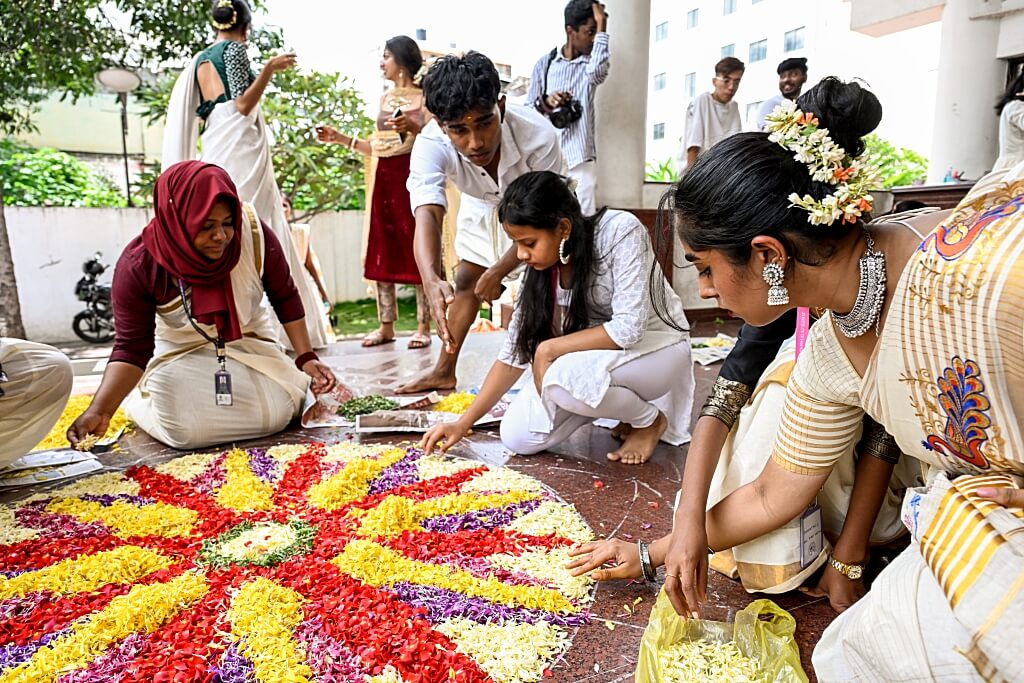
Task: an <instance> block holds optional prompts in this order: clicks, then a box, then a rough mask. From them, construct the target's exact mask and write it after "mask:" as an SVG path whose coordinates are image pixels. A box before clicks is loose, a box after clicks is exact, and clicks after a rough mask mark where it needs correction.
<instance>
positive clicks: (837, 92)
mask: <svg viewBox="0 0 1024 683" xmlns="http://www.w3.org/2000/svg"><path fill="white" fill-rule="evenodd" d="M797 106H798V107H799V108H800V109H801V111H805V112H811V113H812V114H814V115H815V116H816V117H818V121H820V123H821V127H822V128H828V133H829V136H830V137H831V138H832V140H833V141H834V142H835V143H836V144H837V145H839V146H840V147H842V148H843V149H844V150H846V153H847V154H849V155H850V156H853V157H857V156H860V155H861V154H862V153H863V152H864V141H863V140H862V138H863V137H864V136H865V135H867V134H868V133H870V132H872V131H873V130H875V128H877V127H878V124H879V122H880V121H881V120H882V103H881V102H879V101H878V98H877V97H875V94H874V93H873V92H871V91H870V90H867V89H866V88H864V87H862V86H861V85H860V83H856V82H851V83H844V82H843V81H841V80H839V79H838V78H836V77H835V76H829V77H827V78H824V79H822V80H821V82H820V83H818V84H817V85H816V86H814V87H813V88H811V89H810V90H808V91H807V92H806V93H804V94H803V95H801V96H800V98H799V99H798V100H797Z"/></svg>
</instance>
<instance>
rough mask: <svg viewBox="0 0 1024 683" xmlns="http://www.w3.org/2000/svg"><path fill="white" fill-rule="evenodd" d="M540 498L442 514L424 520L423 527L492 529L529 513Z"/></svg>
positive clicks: (451, 530)
mask: <svg viewBox="0 0 1024 683" xmlns="http://www.w3.org/2000/svg"><path fill="white" fill-rule="evenodd" d="M540 503H541V501H540V499H537V498H535V499H533V500H527V501H524V502H522V503H514V504H512V505H508V506H506V507H503V508H487V509H486V510H475V511H473V512H466V513H463V514H457V515H444V516H441V517H432V518H430V519H427V520H424V522H423V528H424V529H426V530H427V531H439V532H443V533H447V534H450V533H453V532H456V531H459V530H460V529H466V530H468V531H474V530H476V529H494V528H495V527H499V526H505V525H506V524H509V523H510V522H512V521H514V520H516V519H518V518H520V517H522V516H523V515H526V514H529V513H531V512H533V511H534V510H536V509H537V506H539V505H540Z"/></svg>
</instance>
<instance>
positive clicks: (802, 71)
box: [747, 57, 807, 130]
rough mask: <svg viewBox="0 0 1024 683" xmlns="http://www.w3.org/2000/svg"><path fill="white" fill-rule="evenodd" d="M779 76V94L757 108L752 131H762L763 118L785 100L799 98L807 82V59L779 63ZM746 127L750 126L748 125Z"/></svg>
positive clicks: (786, 60) (792, 58)
mask: <svg viewBox="0 0 1024 683" xmlns="http://www.w3.org/2000/svg"><path fill="white" fill-rule="evenodd" d="M776 72H777V73H778V74H779V94H778V95H775V96H774V97H769V98H768V99H767V100H765V101H764V102H762V103H761V106H760V107H758V108H757V120H756V121H755V122H754V126H755V127H754V130H764V117H766V116H768V114H771V113H772V112H773V111H775V107H777V106H779V105H780V104H782V103H783V102H785V101H786V100H796V98H798V97H800V91H801V90H803V87H804V83H806V82H807V58H806V57H790V58H789V59H784V60H782V61H781V62H779V68H778V69H776ZM747 125H750V124H749V123H748V124H747Z"/></svg>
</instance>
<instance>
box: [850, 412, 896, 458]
mask: <svg viewBox="0 0 1024 683" xmlns="http://www.w3.org/2000/svg"><path fill="white" fill-rule="evenodd" d="M857 450H858V452H859V453H860V454H861V455H870V456H871V457H873V458H878V459H879V460H881V461H882V462H887V463H889V464H890V465H895V464H897V463H898V462H899V461H900V457H901V456H902V455H903V451H901V450H900V447H899V446H898V445H896V439H894V438H893V437H892V435H891V434H890V433H889V432H887V431H885V427H883V426H882V425H880V424H878V423H877V422H875V421H874V420H872V419H871V418H870V417H865V418H864V433H863V434H862V435H861V437H860V444H859V445H858V449H857Z"/></svg>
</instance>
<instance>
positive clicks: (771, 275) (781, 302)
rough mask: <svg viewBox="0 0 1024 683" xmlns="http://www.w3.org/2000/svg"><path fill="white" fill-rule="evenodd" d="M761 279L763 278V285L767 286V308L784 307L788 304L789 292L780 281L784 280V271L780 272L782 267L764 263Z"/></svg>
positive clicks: (776, 264)
mask: <svg viewBox="0 0 1024 683" xmlns="http://www.w3.org/2000/svg"><path fill="white" fill-rule="evenodd" d="M761 277H763V278H764V281H765V283H766V284H767V285H768V305H769V306H785V305H786V304H788V303H789V290H788V289H786V288H785V287H784V286H783V285H782V281H783V279H784V278H785V271H783V270H782V266H780V265H779V264H778V263H766V264H765V266H764V270H763V271H762V272H761Z"/></svg>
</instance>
